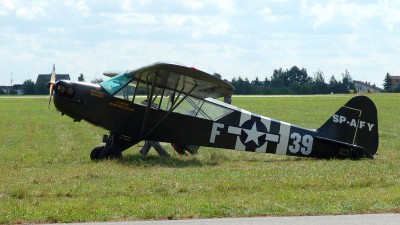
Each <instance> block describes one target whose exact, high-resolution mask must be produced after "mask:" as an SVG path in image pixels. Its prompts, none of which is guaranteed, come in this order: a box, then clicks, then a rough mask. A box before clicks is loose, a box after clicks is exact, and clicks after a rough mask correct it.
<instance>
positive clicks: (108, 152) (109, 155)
mask: <svg viewBox="0 0 400 225" xmlns="http://www.w3.org/2000/svg"><path fill="white" fill-rule="evenodd" d="M99 157H100V159H118V158H121V157H122V153H121V152H120V151H119V150H118V148H115V147H112V146H104V148H103V150H102V151H101V152H100V155H99Z"/></svg>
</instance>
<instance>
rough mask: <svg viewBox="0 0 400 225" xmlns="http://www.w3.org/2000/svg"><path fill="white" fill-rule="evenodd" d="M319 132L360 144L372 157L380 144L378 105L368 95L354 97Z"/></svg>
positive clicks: (345, 141) (337, 139)
mask: <svg viewBox="0 0 400 225" xmlns="http://www.w3.org/2000/svg"><path fill="white" fill-rule="evenodd" d="M317 132H318V134H319V135H321V137H323V138H327V139H330V140H336V141H339V142H344V143H348V144H351V145H355V146H360V147H362V148H363V149H364V150H365V151H366V152H367V154H369V155H370V156H371V157H372V156H373V155H375V154H376V152H377V150H378V145H379V135H378V116H377V109H376V106H375V104H374V102H373V101H372V100H371V99H370V98H368V97H366V96H356V97H353V98H352V99H350V100H349V101H348V102H347V103H346V104H345V105H344V106H342V107H341V108H340V109H339V110H338V111H337V112H336V113H335V114H333V115H332V116H331V118H329V120H328V121H326V122H325V123H324V124H323V125H322V126H321V127H320V128H319V129H318V130H317Z"/></svg>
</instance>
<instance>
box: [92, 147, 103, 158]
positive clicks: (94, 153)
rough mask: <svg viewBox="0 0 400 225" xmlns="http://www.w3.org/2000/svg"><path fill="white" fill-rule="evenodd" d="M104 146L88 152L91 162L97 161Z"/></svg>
mask: <svg viewBox="0 0 400 225" xmlns="http://www.w3.org/2000/svg"><path fill="white" fill-rule="evenodd" d="M103 148H104V146H97V147H95V148H94V149H93V150H92V151H91V152H90V159H91V160H99V159H100V153H101V152H102V151H103Z"/></svg>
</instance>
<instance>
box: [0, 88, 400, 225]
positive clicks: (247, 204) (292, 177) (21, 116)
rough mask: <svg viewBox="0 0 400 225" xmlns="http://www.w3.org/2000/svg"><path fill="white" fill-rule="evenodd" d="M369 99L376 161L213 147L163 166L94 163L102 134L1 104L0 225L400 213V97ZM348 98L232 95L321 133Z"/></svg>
mask: <svg viewBox="0 0 400 225" xmlns="http://www.w3.org/2000/svg"><path fill="white" fill-rule="evenodd" d="M370 97H371V98H372V99H373V101H374V102H375V104H376V105H377V108H378V115H379V129H380V145H379V150H378V155H377V156H376V158H375V159H374V160H367V159H366V160H360V161H351V160H316V159H306V158H296V157H288V156H276V155H268V154H255V153H246V152H236V151H231V150H222V149H211V148H200V150H199V151H200V152H199V155H197V156H180V155H174V154H173V157H172V158H170V159H162V158H159V157H158V156H157V155H155V153H154V150H152V151H151V155H150V156H149V157H142V156H140V155H139V154H138V150H139V148H140V147H138V146H135V147H133V148H131V149H129V150H127V151H126V152H124V158H123V159H121V160H115V161H102V162H92V161H90V159H89V153H90V150H91V149H92V148H93V147H94V146H96V145H98V144H100V136H101V135H102V134H105V133H106V132H105V131H104V130H102V129H101V128H96V127H93V126H92V125H90V124H88V123H86V122H81V123H74V122H72V120H71V119H70V118H68V117H65V116H64V117H61V116H60V114H59V113H57V112H56V111H55V109H54V106H52V107H51V109H50V110H48V109H47V101H48V100H47V99H45V98H34V99H24V98H17V99H9V98H0V125H1V128H2V129H1V130H0V142H1V145H0V223H7V224H8V223H44V222H76V221H109V220H142V219H165V218H169V219H180V218H208V217H239V216H240V217H242V216H271V215H274V216H275V215H316V214H352V213H381V212H382V213H384V212H400V120H399V118H400V117H399V113H400V104H399V102H400V101H399V100H400V95H395V94H380V95H370ZM349 98H351V96H350V95H329V96H313V97H309V96H304V97H274V98H245V97H234V98H233V104H234V105H236V106H239V107H241V108H244V109H247V110H249V111H252V112H255V113H258V114H261V115H265V116H269V117H272V118H275V119H279V120H283V121H286V122H290V123H293V124H296V125H301V126H304V127H309V128H317V127H319V126H321V125H322V124H323V122H325V121H326V120H327V119H328V118H329V117H330V116H331V115H332V114H333V113H334V112H336V110H337V109H338V108H339V107H340V106H341V105H343V104H344V103H346V102H347V100H348V99H349ZM168 150H169V151H170V153H172V150H171V148H169V149H168Z"/></svg>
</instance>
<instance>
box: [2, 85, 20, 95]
mask: <svg viewBox="0 0 400 225" xmlns="http://www.w3.org/2000/svg"><path fill="white" fill-rule="evenodd" d="M23 93H24V91H23V90H22V84H14V85H13V86H0V94H3V95H22V94H23Z"/></svg>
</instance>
